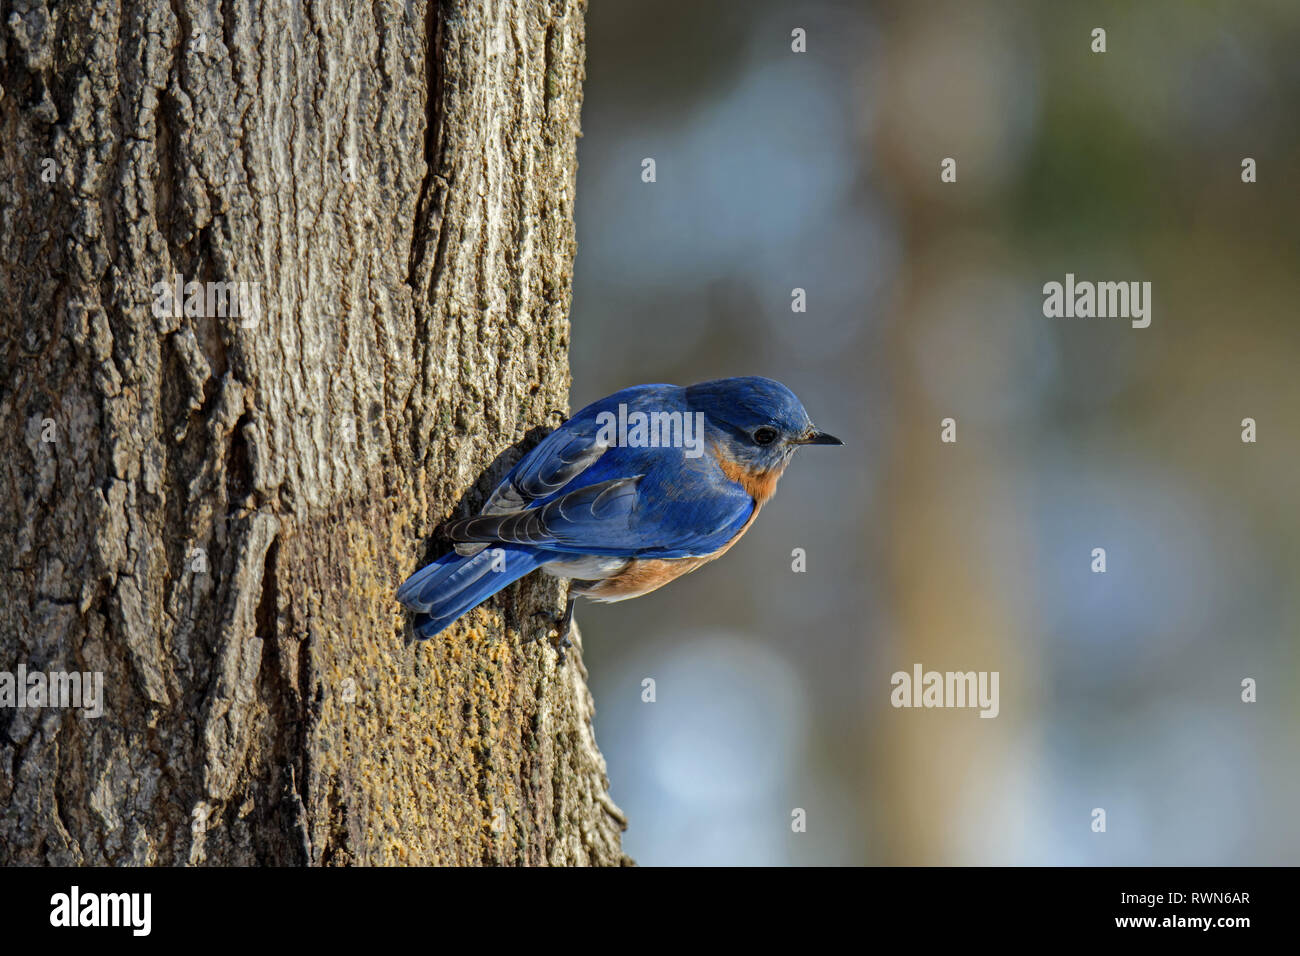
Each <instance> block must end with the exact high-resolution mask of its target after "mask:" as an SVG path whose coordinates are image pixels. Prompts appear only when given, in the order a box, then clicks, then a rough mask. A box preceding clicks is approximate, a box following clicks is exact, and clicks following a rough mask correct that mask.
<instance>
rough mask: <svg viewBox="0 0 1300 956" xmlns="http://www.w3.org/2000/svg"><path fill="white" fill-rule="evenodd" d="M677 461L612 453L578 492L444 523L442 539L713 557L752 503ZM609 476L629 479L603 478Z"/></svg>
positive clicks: (653, 451)
mask: <svg viewBox="0 0 1300 956" xmlns="http://www.w3.org/2000/svg"><path fill="white" fill-rule="evenodd" d="M632 453H639V454H632ZM674 459H675V461H674ZM681 462H682V454H681V450H680V449H667V448H610V449H609V450H608V451H607V452H605V454H604V455H602V456H601V457H600V460H599V461H598V462H597V464H596V465H595V466H593V467H592V468H589V469H588V471H587V472H586V473H584V474H582V475H581V476H579V480H578V481H576V482H575V484H576V485H577V487H573V488H570V489H566V490H565V491H564V492H563V493H560V494H556V495H554V496H552V497H551V498H550V499H549V500H547V501H545V502H543V503H539V504H538V505H536V506H535V507H533V508H527V509H524V510H522V511H515V512H511V513H508V514H495V515H478V516H476V517H473V518H463V519H461V520H459V521H453V522H450V523H449V524H447V525H446V526H445V528H444V532H445V533H446V534H447V536H448V537H449V538H450V539H451V540H452V541H456V542H475V543H492V542H495V543H502V544H518V545H528V546H531V547H537V548H544V549H546V550H549V551H556V552H561V553H572V554H608V555H618V556H624V557H631V556H633V555H639V556H643V557H661V558H679V557H688V556H702V555H709V554H713V553H714V552H715V551H717V550H718V549H719V548H721V547H722V546H723V545H725V544H726V543H727V542H729V541H730V540H731V539H732V538H734V537H735V536H736V535H737V534H738V533H739V532H740V529H741V528H742V527H744V525H745V522H746V521H748V520H749V517H750V515H751V514H752V513H753V510H754V502H753V499H751V498H750V497H749V495H747V494H746V493H745V492H744V491H743V490H742V489H741V488H740V486H739V485H736V484H734V483H733V482H730V481H727V480H726V479H725V477H723V476H722V474H721V471H720V470H717V474H716V476H715V475H713V474H711V473H710V471H709V470H708V469H707V468H706V467H682V465H681ZM714 469H715V470H716V465H715V466H714ZM592 472H595V474H592ZM614 472H634V473H632V474H623V475H619V476H616V477H607V476H609V475H610V474H612V473H614ZM635 472H639V473H635ZM588 480H590V481H591V484H586V483H585V482H586V481H588Z"/></svg>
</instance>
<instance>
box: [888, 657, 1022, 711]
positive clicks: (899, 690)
mask: <svg viewBox="0 0 1300 956" xmlns="http://www.w3.org/2000/svg"><path fill="white" fill-rule="evenodd" d="M889 682H890V683H891V684H892V685H893V686H894V690H893V691H892V692H891V693H890V695H889V702H890V703H891V704H893V705H894V706H895V707H978V708H980V716H981V717H996V716H997V715H998V711H999V710H1000V707H999V705H998V672H997V671H945V672H942V673H941V672H939V671H925V672H924V673H922V670H921V665H920V664H913V665H912V673H910V674H909V673H908V672H907V671H895V672H894V675H893V677H891V678H890V679H889Z"/></svg>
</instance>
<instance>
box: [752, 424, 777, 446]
mask: <svg viewBox="0 0 1300 956" xmlns="http://www.w3.org/2000/svg"><path fill="white" fill-rule="evenodd" d="M774 441H776V429H775V428H768V427H767V426H766V425H764V426H763V427H762V428H760V429H758V430H757V431H756V432H754V442H755V444H759V445H770V444H772V442H774Z"/></svg>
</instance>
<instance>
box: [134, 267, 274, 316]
mask: <svg viewBox="0 0 1300 956" xmlns="http://www.w3.org/2000/svg"><path fill="white" fill-rule="evenodd" d="M152 291H153V314H154V318H156V319H161V318H166V317H167V316H171V317H172V318H175V319H179V318H180V317H181V316H182V315H185V316H189V317H190V318H199V317H205V316H207V317H217V316H221V317H227V316H228V317H230V318H235V319H242V320H243V321H242V322H241V323H240V324H241V325H243V326H244V327H245V328H249V327H251V326H253V325H256V324H257V321H258V320H259V319H260V318H261V317H262V301H261V287H260V283H257V282H199V281H198V280H195V279H191V280H190V281H189V282H186V281H185V277H184V276H183V275H181V274H180V273H179V272H178V273H176V274H175V275H174V276H172V281H171V282H156V283H154V286H153V290H152Z"/></svg>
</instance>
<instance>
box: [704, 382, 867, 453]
mask: <svg viewBox="0 0 1300 956" xmlns="http://www.w3.org/2000/svg"><path fill="white" fill-rule="evenodd" d="M686 400H687V402H688V403H689V404H690V406H691V409H692V410H694V411H700V412H703V413H704V419H705V423H706V424H705V427H706V431H707V436H708V439H709V441H711V442H713V443H714V444H715V445H716V446H717V447H718V450H719V452H721V453H722V454H723V455H724V456H725V457H726V458H728V459H730V460H731V461H733V462H735V463H736V464H737V465H739V466H741V467H742V468H745V469H746V470H748V471H750V472H756V473H776V474H779V473H780V472H781V471H782V470H783V469H784V468H785V466H786V464H787V463H788V462H789V461H790V456H791V455H793V454H794V452H795V449H796V448H798V447H799V446H800V445H843V444H844V442H842V441H840V440H839V439H838V438H836V437H835V436H834V435H828V434H826V432H823V431H818V429H817V427H816V426H815V425H814V424H813V423H812V419H810V418H809V417H808V413H807V412H806V411H804V407H803V405H802V404H801V403H800V401H799V399H798V398H796V397H795V394H794V392H792V391H790V389H788V388H786V387H785V386H784V385H782V384H781V383H780V382H776V381H773V380H772V379H770V378H761V377H759V376H746V377H744V378H720V379H716V380H714V381H712V382H701V383H700V384H698V385H691V386H689V387H688V388H687V389H686Z"/></svg>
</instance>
